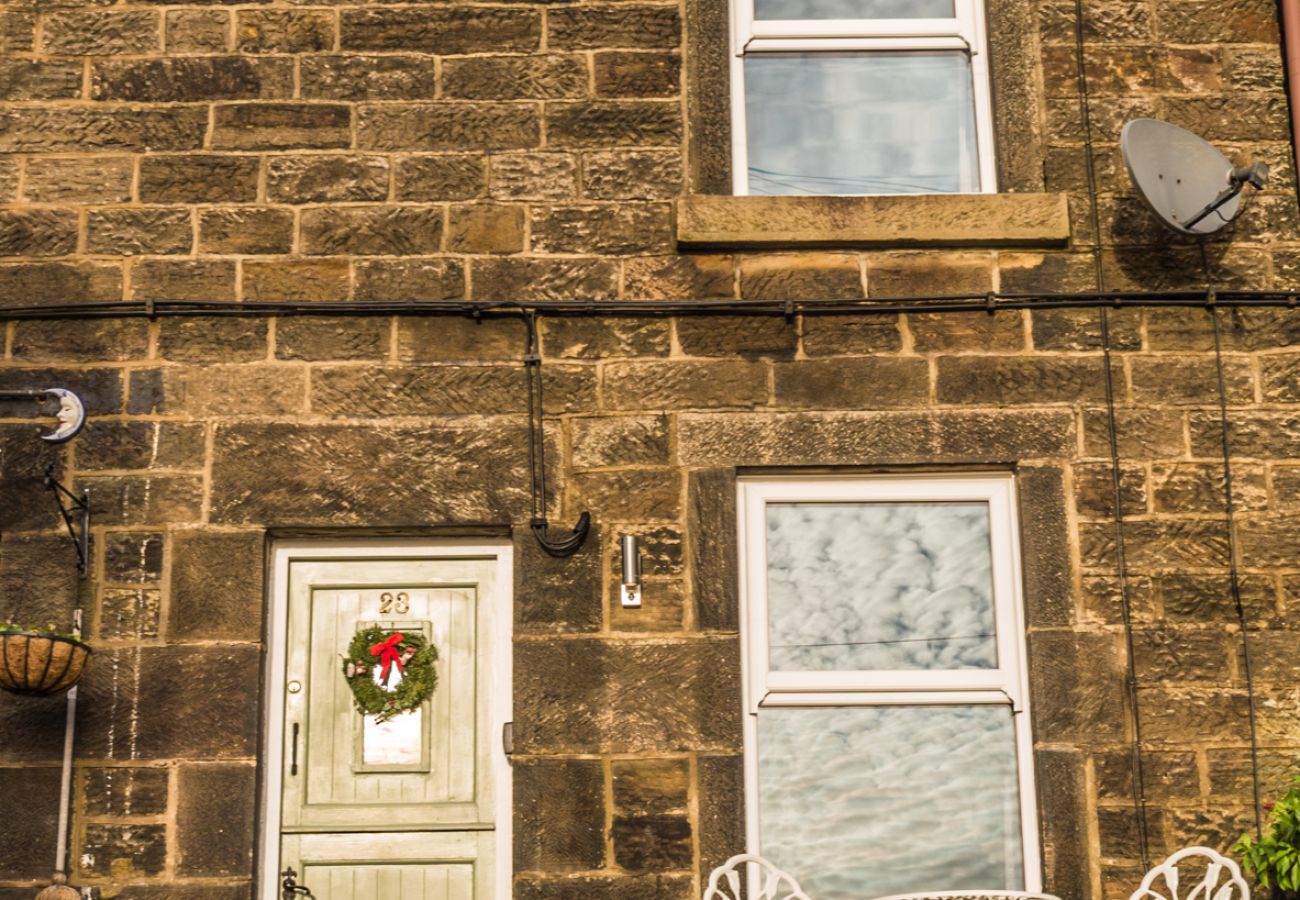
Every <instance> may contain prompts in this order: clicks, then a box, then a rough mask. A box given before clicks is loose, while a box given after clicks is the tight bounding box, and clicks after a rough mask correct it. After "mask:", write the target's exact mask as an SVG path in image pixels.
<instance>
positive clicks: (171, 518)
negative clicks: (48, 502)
mask: <svg viewBox="0 0 1300 900" xmlns="http://www.w3.org/2000/svg"><path fill="white" fill-rule="evenodd" d="M80 484H81V486H83V487H85V488H88V489H89V490H90V493H91V496H92V497H93V498H94V503H95V505H94V511H95V521H96V523H97V524H99V525H137V526H139V525H145V526H150V525H154V526H156V525H169V524H173V523H178V522H197V521H199V520H200V518H201V517H202V514H203V479H202V478H200V477H199V476H197V475H195V476H183V475H97V476H93V477H86V478H83V479H80Z"/></svg>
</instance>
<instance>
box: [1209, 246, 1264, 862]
mask: <svg viewBox="0 0 1300 900" xmlns="http://www.w3.org/2000/svg"><path fill="white" fill-rule="evenodd" d="M1198 243H1199V244H1200V247H1201V265H1202V266H1203V268H1204V270H1205V285H1206V287H1205V299H1206V304H1205V310H1206V312H1207V313H1209V315H1210V322H1211V323H1212V324H1213V325H1214V368H1215V373H1216V374H1217V376H1218V380H1219V437H1220V440H1221V441H1222V443H1223V446H1222V451H1223V508H1224V512H1226V513H1227V523H1226V527H1227V529H1228V584H1229V587H1230V588H1231V590H1232V602H1233V605H1234V606H1235V607H1236V611H1237V629H1238V630H1239V631H1240V632H1241V667H1242V674H1244V675H1245V677H1246V712H1247V717H1248V721H1249V723H1250V777H1251V788H1252V790H1253V791H1254V798H1255V838H1256V840H1260V839H1262V838H1263V835H1264V821H1263V816H1262V813H1261V807H1260V784H1259V734H1258V731H1257V728H1256V724H1255V678H1254V675H1253V673H1252V672H1251V665H1250V632H1249V628H1248V626H1247V622H1246V607H1245V605H1244V604H1243V603H1242V602H1241V574H1240V572H1238V570H1237V528H1236V508H1237V503H1236V495H1235V494H1234V492H1233V489H1232V449H1231V442H1230V440H1229V434H1228V385H1227V379H1226V378H1225V376H1224V374H1223V339H1222V335H1221V334H1220V328H1219V310H1218V308H1217V303H1216V302H1215V299H1216V298H1215V294H1214V288H1213V286H1212V284H1211V278H1210V260H1209V257H1208V256H1207V255H1206V252H1205V241H1204V240H1202V241H1199V242H1198Z"/></svg>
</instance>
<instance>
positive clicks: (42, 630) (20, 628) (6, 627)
mask: <svg viewBox="0 0 1300 900" xmlns="http://www.w3.org/2000/svg"><path fill="white" fill-rule="evenodd" d="M18 632H21V633H23V634H41V635H49V636H50V637H61V638H67V639H68V640H70V641H80V640H81V638H79V637H77V636H76V635H75V634H73V633H72V632H71V631H61V630H59V628H58V627H56V626H55V625H54V623H53V622H51V623H50V624H49V625H19V624H18V623H17V622H0V634H14V633H18Z"/></svg>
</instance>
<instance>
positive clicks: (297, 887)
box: [280, 868, 316, 900]
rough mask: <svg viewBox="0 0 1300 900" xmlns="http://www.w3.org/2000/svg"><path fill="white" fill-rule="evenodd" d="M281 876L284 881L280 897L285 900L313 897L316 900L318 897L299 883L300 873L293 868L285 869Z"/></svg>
mask: <svg viewBox="0 0 1300 900" xmlns="http://www.w3.org/2000/svg"><path fill="white" fill-rule="evenodd" d="M280 874H281V875H283V876H284V881H283V882H282V883H281V885H280V888H281V890H280V896H281V897H283V898H284V900H295V898H297V897H311V898H312V900H316V895H315V894H313V893H312V892H311V888H309V887H307V886H306V885H305V884H299V883H298V882H297V878H298V873H297V872H295V871H294V870H293V869H292V868H288V869H285V870H284V871H283V872H281V873H280Z"/></svg>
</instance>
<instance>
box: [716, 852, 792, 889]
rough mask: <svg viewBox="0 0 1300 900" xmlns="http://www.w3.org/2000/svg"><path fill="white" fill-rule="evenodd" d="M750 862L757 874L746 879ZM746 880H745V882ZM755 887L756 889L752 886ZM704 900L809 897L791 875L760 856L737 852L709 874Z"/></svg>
mask: <svg viewBox="0 0 1300 900" xmlns="http://www.w3.org/2000/svg"><path fill="white" fill-rule="evenodd" d="M750 866H753V867H755V870H756V877H755V878H754V879H752V880H750V879H747V877H746V876H747V875H748V874H749V868H750ZM747 881H748V884H746V882H747ZM753 888H757V891H758V892H757V893H753V892H752V889H753ZM704 900H811V898H809V896H808V895H807V894H805V893H804V892H803V889H802V888H801V887H799V882H797V881H795V880H794V876H793V875H790V874H788V873H786V872H782V871H781V870H780V869H778V868H777V867H776V866H774V865H772V864H771V863H770V862H768V861H767V860H766V859H764V858H763V857H761V856H756V855H754V854H752V853H740V854H737V855H736V856H733V857H731V859H729V860H727V861H726V862H724V863H723V864H722V865H720V866H718V867H717V868H716V869H714V870H713V872H712V874H710V875H709V884H708V886H707V887H706V888H705V889H704Z"/></svg>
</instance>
